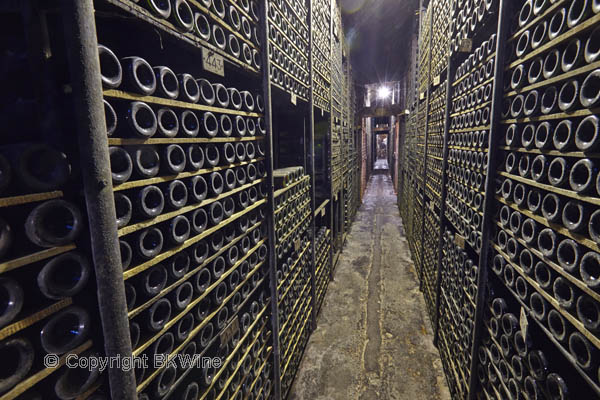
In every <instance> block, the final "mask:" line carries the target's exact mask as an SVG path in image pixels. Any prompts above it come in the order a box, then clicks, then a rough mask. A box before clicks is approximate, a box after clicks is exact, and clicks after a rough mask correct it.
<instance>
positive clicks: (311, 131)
mask: <svg viewBox="0 0 600 400" xmlns="http://www.w3.org/2000/svg"><path fill="white" fill-rule="evenodd" d="M312 21H313V4H312V0H310V1H309V2H308V28H309V29H308V48H309V51H308V54H309V57H308V58H309V60H308V68H309V70H308V72H309V79H310V93H309V96H310V97H309V101H308V123H309V126H308V164H307V166H308V168H307V169H308V171H307V172H308V175H309V176H310V184H311V186H310V210H311V215H310V237H311V245H310V252H311V261H310V265H311V268H310V279H311V284H310V295H311V296H312V300H311V307H312V323H311V325H312V327H311V328H312V329H311V330H314V329H316V327H317V300H316V298H315V297H316V294H317V287H316V285H317V276H316V273H317V266H316V265H315V263H316V261H317V260H316V258H317V256H316V254H315V252H316V245H315V237H316V227H315V208H316V206H315V204H316V199H315V185H316V179H315V114H314V112H315V98H314V92H313V91H314V85H313V74H314V71H313V68H314V65H313V59H312V58H313V48H312V47H313V37H312V35H313V25H312Z"/></svg>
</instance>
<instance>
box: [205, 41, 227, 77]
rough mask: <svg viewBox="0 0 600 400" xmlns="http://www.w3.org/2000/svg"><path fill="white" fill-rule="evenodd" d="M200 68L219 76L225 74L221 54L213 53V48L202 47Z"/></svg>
mask: <svg viewBox="0 0 600 400" xmlns="http://www.w3.org/2000/svg"><path fill="white" fill-rule="evenodd" d="M202 68H204V70H205V71H208V72H212V73H213V74H217V75H219V76H225V67H224V63H223V56H221V55H220V54H217V53H215V52H214V51H213V50H210V49H207V48H206V47H203V48H202Z"/></svg>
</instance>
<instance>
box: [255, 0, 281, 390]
mask: <svg viewBox="0 0 600 400" xmlns="http://www.w3.org/2000/svg"><path fill="white" fill-rule="evenodd" d="M260 3H261V7H262V9H261V15H262V21H263V23H262V24H261V30H260V35H261V39H260V42H261V43H263V51H262V88H263V97H264V99H265V123H266V125H267V140H268V146H267V184H268V189H269V202H268V206H267V207H268V208H267V226H268V228H269V229H268V234H269V288H270V291H271V328H272V330H273V336H272V337H273V375H274V376H273V393H274V398H275V400H280V399H281V360H280V358H281V353H280V351H279V304H278V299H279V294H278V292H277V252H276V247H275V244H276V243H275V196H274V190H275V183H274V180H273V117H272V107H271V77H270V73H269V71H270V69H271V65H270V64H271V61H270V60H269V53H268V52H267V51H266V49H267V47H268V44H269V18H268V15H269V14H268V5H267V1H266V0H265V1H261V2H260Z"/></svg>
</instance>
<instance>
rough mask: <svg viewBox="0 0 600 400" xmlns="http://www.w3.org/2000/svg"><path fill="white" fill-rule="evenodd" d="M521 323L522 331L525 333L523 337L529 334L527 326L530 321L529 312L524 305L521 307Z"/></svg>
mask: <svg viewBox="0 0 600 400" xmlns="http://www.w3.org/2000/svg"><path fill="white" fill-rule="evenodd" d="M519 325H520V326H521V333H522V334H523V337H525V336H526V335H527V327H528V326H529V322H527V314H526V313H525V309H524V308H523V307H521V316H520V318H519Z"/></svg>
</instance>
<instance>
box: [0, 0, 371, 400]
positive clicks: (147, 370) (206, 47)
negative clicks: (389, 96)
mask: <svg viewBox="0 0 600 400" xmlns="http://www.w3.org/2000/svg"><path fill="white" fill-rule="evenodd" d="M311 10H312V13H313V14H314V15H311V16H309V12H311ZM0 19H2V21H3V22H4V27H3V28H2V31H3V32H4V33H5V37H4V39H3V40H1V42H2V46H3V47H2V52H0V57H1V58H2V60H3V63H2V65H3V67H4V72H5V73H6V74H5V75H3V78H2V79H3V80H4V84H5V88H6V89H7V90H6V93H5V94H4V96H3V97H2V99H3V100H2V105H3V107H2V112H1V113H0V118H1V119H2V122H3V125H2V126H3V127H4V128H3V135H2V139H1V140H0V142H1V143H0V144H1V146H0V274H2V276H0V288H1V289H2V290H0V291H2V292H4V293H5V294H6V296H7V299H8V300H7V307H5V308H4V309H3V310H2V311H1V312H0V353H1V354H2V355H4V356H5V358H7V359H8V358H10V359H11V360H12V361H13V364H14V365H13V364H11V368H9V369H8V370H7V371H5V372H6V375H7V376H4V377H3V378H2V379H1V381H2V382H0V399H2V400H4V399H7V400H8V399H16V398H28V399H29V398H31V399H34V398H36V399H37V398H42V397H43V398H48V399H73V398H77V399H88V398H89V399H105V398H119V399H127V400H129V399H134V398H137V399H140V400H143V399H145V400H150V399H153V400H158V399H161V400H166V399H182V398H183V399H195V398H199V399H250V398H254V399H259V398H265V399H271V398H273V399H281V398H284V397H287V396H288V392H289V390H290V387H291V385H292V382H293V379H294V376H295V375H296V372H297V370H298V367H299V363H300V361H301V358H302V354H303V352H304V349H305V347H306V344H307V341H308V338H309V335H310V333H311V332H312V329H313V328H314V323H315V321H316V315H317V313H318V309H319V308H320V307H321V304H322V300H323V298H324V296H325V292H326V289H327V284H328V282H329V280H330V278H331V276H332V273H333V271H332V265H333V263H332V251H331V248H332V242H333V240H332V232H333V230H334V228H333V225H332V224H334V222H329V223H328V222H327V220H329V219H330V218H331V217H333V209H334V202H335V203H336V207H337V210H338V211H340V212H339V213H338V214H339V217H337V216H336V218H337V219H336V221H335V226H337V227H338V228H336V229H337V230H338V231H339V226H343V228H342V231H343V230H347V229H349V227H350V222H351V220H352V218H353V215H354V213H355V212H356V207H357V197H358V196H357V193H358V190H357V189H356V186H357V185H358V182H357V179H356V178H357V176H358V175H359V172H358V171H357V170H356V169H355V168H354V166H351V165H348V163H347V162H345V161H344V160H345V159H347V160H349V162H356V160H357V156H356V149H355V147H354V127H355V125H356V124H355V122H354V109H355V108H354V107H355V106H354V101H355V98H354V94H353V92H352V91H353V86H354V84H353V81H352V71H351V68H350V67H349V55H348V54H347V51H348V50H347V49H346V50H344V48H345V45H344V34H343V29H342V21H341V11H340V8H339V6H338V5H337V4H336V3H335V2H326V1H324V0H318V1H314V2H313V3H312V4H311V6H308V3H307V2H293V1H289V0H272V1H269V2H261V1H256V0H169V1H154V0H151V1H137V0H81V1H77V2H62V3H60V4H52V5H48V4H45V3H44V2H33V3H31V4H27V5H24V6H23V7H21V6H16V5H14V4H11V5H7V6H6V7H3V8H2V12H1V13H0ZM309 22H310V26H309ZM124 34H125V35H127V36H126V40H124V38H125V36H124ZM311 40H312V41H314V43H315V46H311ZM313 49H315V50H313ZM313 66H314V68H313ZM313 71H314V73H313ZM311 74H312V78H311ZM9 77H10V78H9ZM332 82H333V83H334V85H333V86H332ZM313 89H314V90H313ZM282 92H283V93H287V94H289V95H291V98H292V100H291V103H292V105H288V104H284V105H283V106H282V104H280V102H279V99H280V97H281V94H282ZM312 94H314V97H313V96H312ZM332 97H333V98H335V100H334V101H332V100H331V99H332ZM296 99H300V100H302V101H305V102H307V103H308V102H309V101H312V103H313V105H314V106H315V107H316V109H321V120H322V121H321V122H322V123H324V124H326V126H327V127H331V128H330V131H329V132H326V141H325V142H324V143H325V145H326V146H325V148H326V149H325V151H324V153H327V152H330V154H328V158H329V159H328V162H327V166H328V168H330V169H331V171H327V176H326V177H325V182H326V185H323V186H324V187H325V188H326V191H327V192H328V196H327V197H328V198H327V199H325V201H323V199H320V200H321V201H322V203H321V205H320V206H319V208H318V209H317V210H316V211H315V210H313V208H314V204H313V203H314V192H313V191H314V187H315V186H316V184H315V171H314V170H313V169H314V167H313V166H311V165H310V164H309V163H308V161H307V160H309V159H310V160H312V159H313V158H314V153H315V150H314V136H315V135H314V126H311V125H312V124H311V123H310V122H309V121H308V120H307V119H306V116H305V115H304V114H303V113H304V111H302V110H301V109H305V108H306V107H297V108H294V107H295V106H297V105H298V104H296ZM274 105H275V106H274ZM292 106H294V107H292ZM300 106H302V104H300ZM311 111H314V110H311ZM282 112H283V113H284V114H286V113H287V114H286V115H285V118H284V117H282V115H281V114H280V113H282ZM288 116H289V117H290V118H297V120H298V121H300V120H301V119H304V121H303V122H304V126H310V129H308V130H306V129H305V132H304V137H302V140H300V141H301V142H302V144H303V145H304V149H305V151H306V154H304V153H303V152H301V151H298V150H297V149H298V147H293V146H287V147H286V145H287V144H286V143H283V142H284V141H285V139H286V138H285V132H283V131H284V130H285V129H283V128H287V127H285V126H283V127H282V126H279V125H276V128H274V124H281V125H285V123H283V122H282V121H289V120H288V119H287V117H288ZM274 120H275V122H274ZM15 132H18V133H15ZM290 136H294V135H290ZM294 138H295V139H297V137H295V136H294ZM311 141H312V143H311ZM280 144H281V146H280V147H279V145H280ZM274 147H275V148H276V149H277V153H275V151H274ZM290 149H291V152H292V153H298V154H285V152H286V151H287V152H290ZM294 159H297V160H303V161H298V162H297V163H296V162H291V160H294ZM302 163H304V164H302ZM290 164H294V165H295V164H300V165H303V167H288V168H278V169H276V170H275V171H273V166H277V167H285V166H287V165H290ZM305 167H306V170H307V171H308V173H305V172H304V168H305ZM330 182H331V184H329V183H330ZM334 195H335V200H334ZM340 195H341V198H338V196H340ZM331 219H333V218H331ZM315 220H318V221H319V229H318V233H317V236H315V237H313V234H314V232H315V229H314V228H315ZM315 239H316V240H318V243H316V244H315V245H314V246H313V243H312V241H313V240H315ZM338 240H339V239H338ZM313 252H314V253H313ZM317 252H318V254H317ZM313 263H314V265H313ZM317 298H318V307H317ZM104 355H106V356H107V357H121V358H130V357H133V358H131V360H133V361H134V365H133V367H134V368H132V369H128V368H113V367H110V368H108V369H107V370H103V371H100V370H99V368H91V369H87V368H83V367H78V368H71V367H70V366H65V364H66V362H67V357H70V356H78V357H80V358H82V357H98V356H104ZM47 356H51V357H50V358H48V357H47ZM54 356H56V357H54ZM144 360H146V361H147V363H146V362H144ZM160 360H162V361H163V362H160ZM54 361H55V363H53V362H54ZM140 361H142V363H140ZM199 361H201V362H202V364H201V365H198V364H197V362H199ZM44 362H48V363H47V365H44Z"/></svg>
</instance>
